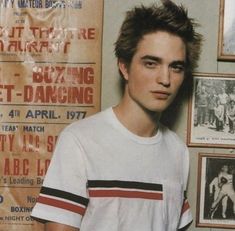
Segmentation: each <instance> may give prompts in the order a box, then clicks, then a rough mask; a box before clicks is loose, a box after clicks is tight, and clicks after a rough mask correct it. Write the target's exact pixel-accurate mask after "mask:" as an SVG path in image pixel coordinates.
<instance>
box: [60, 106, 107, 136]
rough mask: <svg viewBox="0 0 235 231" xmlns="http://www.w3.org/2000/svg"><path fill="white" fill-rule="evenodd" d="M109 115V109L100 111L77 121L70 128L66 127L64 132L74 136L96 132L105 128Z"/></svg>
mask: <svg viewBox="0 0 235 231" xmlns="http://www.w3.org/2000/svg"><path fill="white" fill-rule="evenodd" d="M108 114H109V109H106V110H104V111H100V112H98V113H96V114H93V115H90V116H88V117H86V118H84V119H81V120H78V121H75V122H73V123H71V124H69V125H68V126H66V127H65V128H64V130H63V132H71V133H74V134H79V133H86V132H87V131H93V132H95V131H96V130H97V129H100V128H102V127H104V126H105V124H106V123H107V122H106V121H107V118H108Z"/></svg>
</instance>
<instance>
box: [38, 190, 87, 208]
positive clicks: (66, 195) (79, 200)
mask: <svg viewBox="0 0 235 231" xmlns="http://www.w3.org/2000/svg"><path fill="white" fill-rule="evenodd" d="M40 193H42V194H44V195H48V196H54V197H57V198H62V199H66V200H70V201H73V202H75V203H79V204H82V205H84V206H87V205H88V202H89V200H88V199H87V198H85V197H81V196H78V195H75V194H73V193H70V192H66V191H62V190H58V189H53V188H48V187H42V188H41V191H40Z"/></svg>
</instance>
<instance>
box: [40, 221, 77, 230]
mask: <svg viewBox="0 0 235 231" xmlns="http://www.w3.org/2000/svg"><path fill="white" fill-rule="evenodd" d="M45 231H79V229H78V228H74V227H72V226H68V225H63V224H59V223H55V222H47V223H46V224H45Z"/></svg>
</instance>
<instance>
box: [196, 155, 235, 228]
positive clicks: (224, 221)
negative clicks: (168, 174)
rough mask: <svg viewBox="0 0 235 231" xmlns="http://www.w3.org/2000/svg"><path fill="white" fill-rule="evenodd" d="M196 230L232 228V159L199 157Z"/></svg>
mask: <svg viewBox="0 0 235 231" xmlns="http://www.w3.org/2000/svg"><path fill="white" fill-rule="evenodd" d="M198 156H199V159H198V195H197V219H196V226H197V227H214V228H231V229H234V228H235V213H234V212H235V211H234V210H235V205H234V204H235V190H234V186H235V185H234V184H235V179H234V178H235V174H234V173H235V155H232V154H209V153H199V155H198Z"/></svg>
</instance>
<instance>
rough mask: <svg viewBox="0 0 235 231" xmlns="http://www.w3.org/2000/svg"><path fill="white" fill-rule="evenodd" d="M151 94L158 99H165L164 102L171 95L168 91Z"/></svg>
mask: <svg viewBox="0 0 235 231" xmlns="http://www.w3.org/2000/svg"><path fill="white" fill-rule="evenodd" d="M151 93H152V94H153V96H154V97H155V98H156V99H163V100H164V99H168V97H169V96H170V95H171V94H170V93H169V92H166V91H151Z"/></svg>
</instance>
